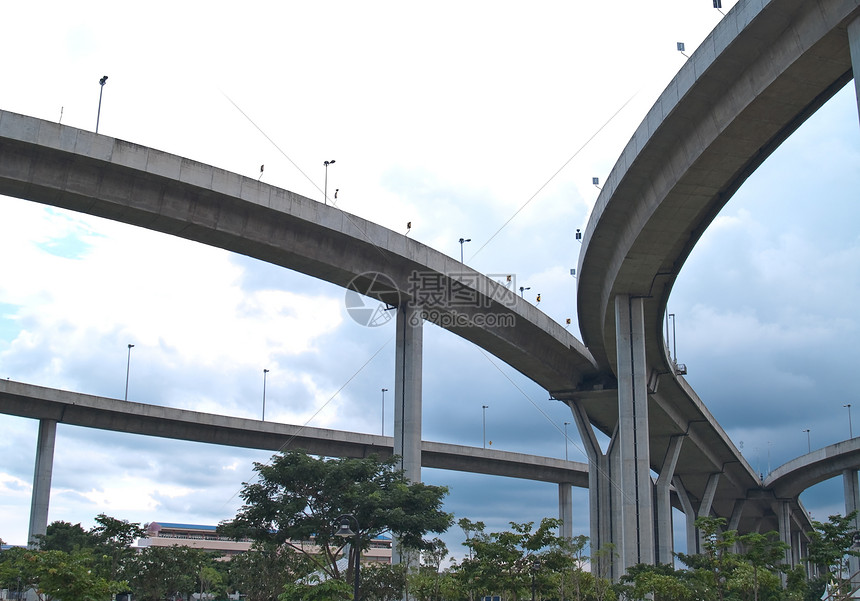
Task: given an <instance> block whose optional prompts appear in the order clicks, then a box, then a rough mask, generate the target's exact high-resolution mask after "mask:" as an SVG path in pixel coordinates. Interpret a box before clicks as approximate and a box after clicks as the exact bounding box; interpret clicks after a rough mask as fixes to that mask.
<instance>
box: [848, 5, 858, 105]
mask: <svg viewBox="0 0 860 601" xmlns="http://www.w3.org/2000/svg"><path fill="white" fill-rule="evenodd" d="M848 47H849V48H850V50H851V65H852V66H853V67H854V73H855V74H856V73H860V18H857V19H854V20H853V21H852V22H851V23H849V24H848ZM854 91H855V93H856V96H857V115H858V118H860V77H856V75H855V77H854Z"/></svg>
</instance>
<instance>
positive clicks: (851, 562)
mask: <svg viewBox="0 0 860 601" xmlns="http://www.w3.org/2000/svg"><path fill="white" fill-rule="evenodd" d="M858 21H860V19H858ZM855 64H857V65H860V62H857V63H855ZM842 484H843V486H844V488H845V515H849V514H850V513H851V512H852V511H858V513H860V487H858V485H857V470H844V471H843V472H842ZM854 529H855V530H860V516H854ZM848 570H849V571H850V572H851V587H852V588H854V589H856V588H857V587H860V574H858V572H860V557H849V558H848Z"/></svg>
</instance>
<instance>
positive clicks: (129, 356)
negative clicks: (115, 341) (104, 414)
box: [125, 344, 134, 401]
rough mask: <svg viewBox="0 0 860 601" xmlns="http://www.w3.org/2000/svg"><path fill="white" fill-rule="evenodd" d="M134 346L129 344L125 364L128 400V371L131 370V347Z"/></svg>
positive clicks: (126, 397) (126, 396)
mask: <svg viewBox="0 0 860 601" xmlns="http://www.w3.org/2000/svg"><path fill="white" fill-rule="evenodd" d="M133 348H134V345H133V344H129V345H128V361H127V362H126V364H125V400H126V401H127V400H128V372H129V371H131V349H133Z"/></svg>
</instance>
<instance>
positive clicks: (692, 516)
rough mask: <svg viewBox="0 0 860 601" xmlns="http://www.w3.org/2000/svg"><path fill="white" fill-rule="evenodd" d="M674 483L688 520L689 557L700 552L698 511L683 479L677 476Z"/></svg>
mask: <svg viewBox="0 0 860 601" xmlns="http://www.w3.org/2000/svg"><path fill="white" fill-rule="evenodd" d="M672 482H673V483H674V484H675V490H676V491H677V493H678V499H679V500H680V501H681V507H682V509H683V510H684V516H685V517H686V518H687V520H686V525H687V555H693V554H695V553H698V552H699V537H698V534H697V530H696V510H695V509H693V503H692V502H691V501H690V495H688V494H687V489H686V488H685V487H684V483H683V482H682V481H681V479H680V478H678V477H677V476H676V477H674V478H673V479H672Z"/></svg>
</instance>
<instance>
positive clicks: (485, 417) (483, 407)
mask: <svg viewBox="0 0 860 601" xmlns="http://www.w3.org/2000/svg"><path fill="white" fill-rule="evenodd" d="M487 407H489V405H481V411H482V412H483V420H482V421H483V424H484V448H485V449H486V448H487Z"/></svg>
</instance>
